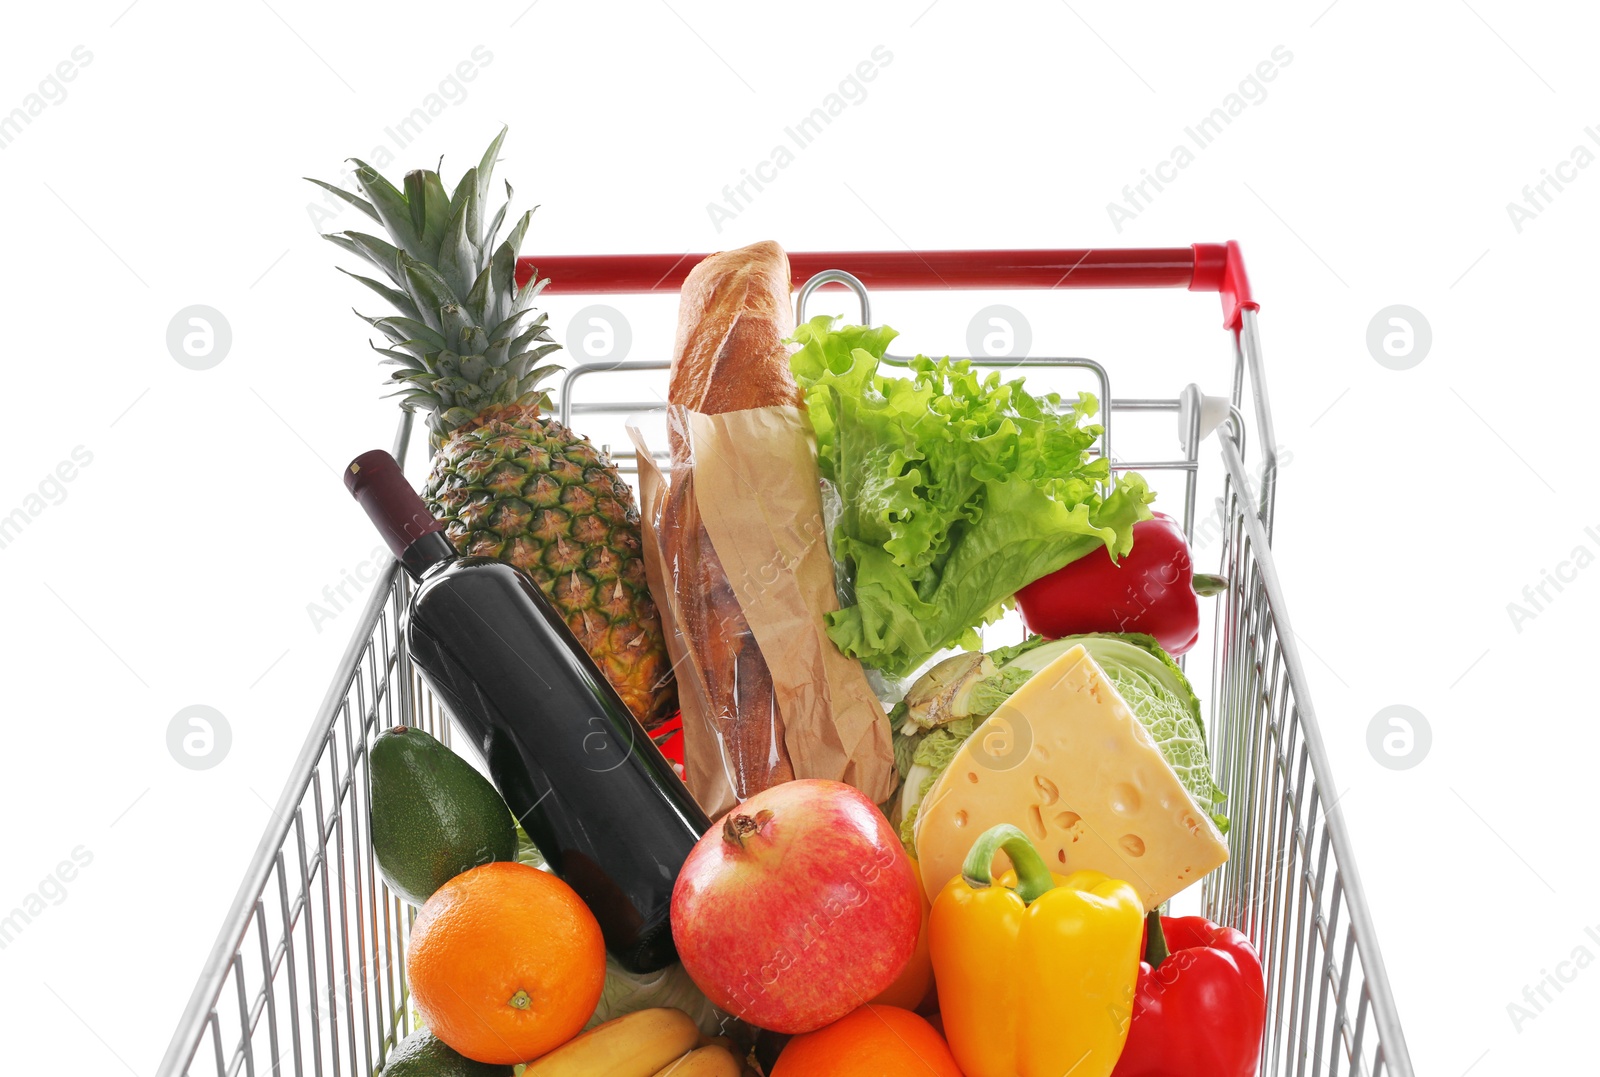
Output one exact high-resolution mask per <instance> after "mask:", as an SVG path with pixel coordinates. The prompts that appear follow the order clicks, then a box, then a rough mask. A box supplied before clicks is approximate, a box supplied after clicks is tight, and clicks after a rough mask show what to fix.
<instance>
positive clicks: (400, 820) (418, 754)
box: [369, 726, 517, 905]
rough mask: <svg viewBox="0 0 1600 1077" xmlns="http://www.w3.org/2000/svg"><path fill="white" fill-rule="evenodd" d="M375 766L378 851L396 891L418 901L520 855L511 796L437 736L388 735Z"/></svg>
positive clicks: (376, 748) (378, 745)
mask: <svg viewBox="0 0 1600 1077" xmlns="http://www.w3.org/2000/svg"><path fill="white" fill-rule="evenodd" d="M369 767H370V771H371V774H372V851H373V854H374V856H376V857H377V861H378V869H379V870H380V871H381V872H382V873H383V878H384V881H385V882H387V883H388V884H389V889H390V890H393V891H394V892H395V893H397V894H399V895H400V896H401V897H403V898H405V899H406V900H407V901H409V902H411V904H413V905H421V904H423V903H424V902H426V901H427V900H428V898H429V897H431V896H432V895H433V892H434V891H435V890H437V889H439V887H441V886H443V885H444V884H445V883H447V882H449V881H450V880H451V879H453V878H455V877H456V876H457V875H460V874H461V873H462V872H463V871H466V870H467V869H469V868H475V867H477V866H478V865H479V864H487V863H489V862H490V861H494V860H515V859H516V858H517V832H516V825H515V824H514V823H513V822H512V820H511V810H510V809H509V808H507V807H506V804H505V801H503V800H501V799H500V794H499V793H497V792H495V789H494V786H492V785H490V784H489V782H488V779H486V778H485V777H484V776H483V775H482V774H479V773H478V772H477V771H476V770H474V769H472V767H471V766H469V765H468V764H467V762H466V760H464V759H462V758H461V757H460V756H458V755H456V754H455V753H454V752H452V751H451V750H450V749H449V748H446V747H445V746H444V745H443V744H440V743H439V742H438V741H437V740H435V739H434V738H433V737H432V736H430V735H429V734H427V733H425V732H423V731H422V730H420V729H414V728H411V727H409V726H396V727H395V728H394V729H390V730H388V731H387V732H384V733H382V734H380V735H379V736H378V739H377V740H375V741H374V742H373V744H372V757H371V759H370V761H369Z"/></svg>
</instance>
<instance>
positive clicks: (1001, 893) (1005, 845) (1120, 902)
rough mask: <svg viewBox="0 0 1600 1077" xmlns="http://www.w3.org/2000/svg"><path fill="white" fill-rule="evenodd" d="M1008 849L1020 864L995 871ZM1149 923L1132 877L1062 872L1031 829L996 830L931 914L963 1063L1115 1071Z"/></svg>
mask: <svg viewBox="0 0 1600 1077" xmlns="http://www.w3.org/2000/svg"><path fill="white" fill-rule="evenodd" d="M1002 849H1003V850H1004V851H1005V853H1006V855H1007V856H1009V857H1010V858H1011V863H1012V865H1013V866H1014V868H1015V870H1014V871H1010V872H1007V873H1006V874H1005V875H1002V876H1001V877H1000V879H999V880H997V881H996V880H993V879H992V864H993V861H994V855H995V853H996V852H997V851H999V850H1002ZM996 883H998V885H997V884H996ZM1143 928H1144V906H1143V904H1142V903H1141V902H1140V900H1139V895H1138V893H1137V892H1136V891H1135V890H1134V888H1133V887H1131V886H1129V885H1128V884H1127V883H1125V882H1121V881H1119V880H1117V879H1112V878H1110V877H1108V876H1106V875H1102V874H1101V873H1100V872H1098V871H1075V872H1073V873H1072V874H1071V875H1066V876H1061V875H1056V874H1054V873H1053V872H1051V871H1049V870H1048V869H1047V868H1046V867H1045V864H1044V861H1043V860H1042V859H1041V858H1040V856H1039V853H1038V852H1037V851H1036V850H1035V849H1034V847H1033V843H1032V842H1030V841H1029V840H1028V836H1027V835H1026V834H1024V833H1023V832H1022V831H1021V830H1018V829H1017V828H1016V827H1014V826H1010V825H1009V824H1002V825H1000V826H997V827H995V828H993V829H992V830H989V831H986V832H985V833H984V834H983V835H981V836H980V837H979V838H978V840H977V841H976V842H975V843H974V844H973V846H972V852H971V853H970V854H969V855H968V857H967V860H966V863H965V864H964V865H963V869H962V874H961V875H960V876H957V877H956V878H954V879H951V880H950V882H949V884H948V885H946V886H945V888H944V890H943V891H942V892H941V893H940V894H939V897H938V899H937V900H936V901H935V902H934V904H933V912H932V914H931V916H930V918H929V921H928V943H929V948H930V950H931V952H932V954H933V971H934V977H935V980H936V982H937V984H938V988H939V1013H940V1016H941V1017H942V1018H943V1021H944V1031H945V1038H946V1039H947V1040H948V1041H949V1044H950V1050H951V1052H952V1053H953V1054H954V1055H955V1058H956V1062H957V1064H958V1065H960V1067H961V1071H962V1072H963V1073H965V1074H966V1075H967V1077H1063V1075H1065V1074H1070V1075H1071V1077H1108V1075H1109V1074H1110V1073H1111V1071H1112V1069H1113V1068H1115V1066H1116V1064H1117V1058H1118V1056H1120V1055H1121V1054H1122V1046H1123V1043H1124V1042H1126V1040H1127V1037H1128V1023H1129V1020H1130V1018H1131V1014H1132V1009H1133V992H1134V986H1135V983H1136V981H1137V979H1138V975H1139V951H1140V942H1141V933H1142V931H1143Z"/></svg>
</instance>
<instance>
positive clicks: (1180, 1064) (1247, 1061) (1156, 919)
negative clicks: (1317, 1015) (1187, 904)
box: [1111, 912, 1267, 1077]
mask: <svg viewBox="0 0 1600 1077" xmlns="http://www.w3.org/2000/svg"><path fill="white" fill-rule="evenodd" d="M1147 923H1148V927H1147V929H1146V930H1147V940H1148V941H1147V943H1146V947H1145V960H1144V961H1143V962H1141V963H1140V965H1139V985H1138V987H1136V988H1135V989H1134V998H1133V1016H1132V1017H1131V1018H1130V1019H1129V1021H1130V1023H1129V1025H1128V1041H1127V1044H1126V1045H1125V1046H1124V1047H1123V1049H1122V1057H1120V1058H1119V1059H1117V1068H1116V1069H1114V1070H1113V1071H1112V1073H1111V1077H1255V1073H1256V1070H1257V1068H1258V1066H1259V1064H1260V1061H1261V1036H1262V1033H1263V1032H1264V1031H1265V1030H1266V1025H1267V991H1266V981H1265V980H1263V979H1262V976H1261V961H1260V959H1259V958H1257V957H1256V951H1255V947H1253V946H1251V945H1250V940H1249V939H1247V938H1245V937H1244V935H1242V934H1240V933H1239V932H1237V931H1235V930H1234V929H1233V928H1231V927H1218V926H1217V925H1216V924H1213V923H1212V922H1211V921H1209V920H1207V919H1205V918H1204V917H1201V916H1161V915H1160V914H1159V913H1156V912H1151V913H1150V915H1149V918H1148V921H1147ZM1169 946H1170V947H1171V951H1170V953H1169V952H1168V947H1169Z"/></svg>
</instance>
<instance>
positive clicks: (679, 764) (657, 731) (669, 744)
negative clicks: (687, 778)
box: [650, 711, 684, 778]
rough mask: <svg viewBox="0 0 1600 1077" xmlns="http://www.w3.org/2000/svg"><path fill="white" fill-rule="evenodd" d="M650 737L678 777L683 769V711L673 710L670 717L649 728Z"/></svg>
mask: <svg viewBox="0 0 1600 1077" xmlns="http://www.w3.org/2000/svg"><path fill="white" fill-rule="evenodd" d="M650 739H651V740H653V741H655V742H656V747H657V748H660V749H661V754H662V755H664V756H666V757H667V762H668V763H671V764H672V769H673V770H675V771H676V772H677V774H678V777H680V778H682V777H683V776H684V771H683V712H682V711H673V713H672V717H671V718H668V719H667V720H666V721H664V722H662V723H661V724H660V725H658V726H654V727H653V728H652V729H651V730H650Z"/></svg>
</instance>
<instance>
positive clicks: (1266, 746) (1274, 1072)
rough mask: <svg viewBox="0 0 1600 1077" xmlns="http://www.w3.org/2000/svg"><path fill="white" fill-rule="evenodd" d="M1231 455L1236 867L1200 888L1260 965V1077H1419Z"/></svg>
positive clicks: (1222, 758) (1222, 737) (1213, 735)
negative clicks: (1263, 1009) (1263, 1008)
mask: <svg viewBox="0 0 1600 1077" xmlns="http://www.w3.org/2000/svg"><path fill="white" fill-rule="evenodd" d="M1223 456H1224V458H1225V461H1226V463H1227V465H1228V473H1229V478H1228V482H1227V487H1226V490H1225V493H1224V499H1223V501H1224V503H1223V506H1222V507H1223V511H1224V519H1225V520H1226V521H1227V526H1226V529H1225V534H1224V547H1223V552H1222V568H1221V572H1222V573H1223V575H1225V576H1226V577H1227V579H1228V580H1229V584H1230V585H1229V588H1228V593H1227V597H1226V599H1225V600H1224V601H1223V603H1222V604H1220V605H1219V607H1218V610H1217V637H1216V638H1217V648H1216V653H1215V658H1214V666H1213V689H1212V699H1213V700H1214V701H1215V702H1214V704H1213V712H1212V713H1213V717H1212V721H1211V726H1210V730H1209V737H1210V741H1211V751H1212V762H1213V764H1214V766H1215V768H1216V771H1217V777H1218V780H1219V782H1220V783H1221V785H1222V788H1223V790H1224V791H1225V792H1226V793H1227V796H1228V799H1227V801H1226V809H1225V810H1226V811H1227V814H1228V818H1229V821H1230V824H1231V826H1230V829H1229V832H1228V846H1229V861H1228V863H1227V865H1226V866H1225V867H1224V868H1223V869H1222V870H1220V871H1218V872H1215V873H1214V874H1212V875H1211V876H1209V877H1208V878H1207V879H1206V881H1205V884H1204V889H1203V894H1204V899H1205V908H1206V911H1207V915H1208V916H1209V917H1210V918H1211V919H1213V920H1215V921H1217V922H1218V923H1224V924H1229V925H1231V926H1234V927H1237V928H1238V929H1239V930H1241V931H1243V932H1244V933H1245V934H1246V935H1248V936H1249V937H1250V939H1251V941H1252V942H1253V943H1254V944H1255V946H1256V948H1257V951H1258V952H1259V953H1260V955H1261V962H1262V969H1263V971H1264V972H1265V974H1266V990H1267V999H1266V1002H1267V1027H1266V1036H1265V1039H1264V1042H1263V1044H1262V1065H1261V1073H1262V1074H1263V1077H1279V1075H1291V1074H1292V1075H1294V1077H1307V1075H1323V1074H1326V1075H1327V1077H1340V1075H1344V1074H1348V1075H1351V1077H1384V1075H1390V1077H1411V1073H1412V1070H1411V1062H1410V1057H1409V1055H1408V1054H1407V1052H1406V1047H1405V1041H1404V1038H1403V1035H1402V1033H1401V1031H1400V1024H1399V1019H1398V1017H1397V1015H1396V1013H1395V1009H1394V1002H1393V999H1392V997H1391V995H1390V993H1389V985H1388V981H1387V979H1386V977H1385V975H1384V973H1383V969H1382V965H1381V959H1380V958H1379V957H1378V956H1377V955H1378V951H1377V944H1376V942H1375V940H1374V939H1373V938H1372V930H1371V924H1370V921H1369V920H1368V917H1367V912H1366V899H1365V897H1364V895H1363V893H1362V891H1361V886H1360V882H1359V879H1358V878H1357V877H1356V875H1355V868H1354V864H1353V863H1352V862H1351V860H1350V857H1349V852H1348V842H1347V839H1346V837H1345V834H1344V831H1343V823H1342V821H1341V820H1340V819H1339V817H1338V816H1337V815H1336V814H1331V813H1335V812H1336V810H1337V806H1338V798H1339V793H1338V791H1337V790H1335V789H1333V788H1332V787H1331V785H1329V784H1327V783H1328V781H1329V777H1328V768H1327V766H1326V762H1325V759H1324V758H1323V752H1322V745H1321V741H1320V739H1319V733H1318V731H1317V728H1316V723H1315V719H1314V717H1313V716H1312V715H1311V713H1310V711H1309V704H1308V703H1307V702H1306V690H1305V677H1304V673H1303V671H1302V670H1301V668H1300V664H1299V659H1298V654H1297V652H1296V651H1295V648H1294V645H1293V642H1292V633H1290V632H1289V630H1288V628H1287V626H1286V615H1285V614H1284V612H1283V609H1282V597H1281V592H1280V591H1279V590H1278V584H1277V578H1276V575H1275V572H1274V569H1273V565H1272V551H1271V549H1270V546H1269V544H1268V542H1267V539H1266V533H1265V529H1264V527H1263V525H1262V523H1261V521H1260V519H1259V517H1258V516H1256V514H1255V508H1254V502H1255V497H1254V491H1252V490H1251V489H1250V488H1249V486H1248V483H1247V481H1246V479H1245V474H1244V469H1243V466H1242V463H1241V461H1240V460H1239V457H1238V454H1237V452H1236V451H1234V449H1233V447H1232V445H1231V443H1227V442H1225V443H1224V447H1223ZM1285 637H1291V638H1289V639H1286V638H1285Z"/></svg>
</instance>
